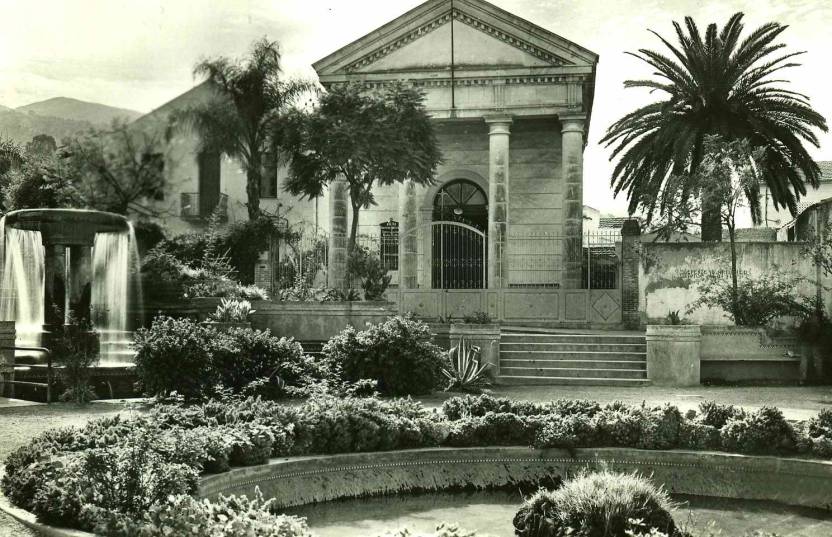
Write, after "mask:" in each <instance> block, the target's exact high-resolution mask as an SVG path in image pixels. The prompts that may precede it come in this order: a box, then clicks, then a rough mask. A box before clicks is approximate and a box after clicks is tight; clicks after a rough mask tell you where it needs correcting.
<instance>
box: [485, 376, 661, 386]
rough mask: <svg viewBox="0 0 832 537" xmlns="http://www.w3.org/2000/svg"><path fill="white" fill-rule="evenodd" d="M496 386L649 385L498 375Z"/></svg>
mask: <svg viewBox="0 0 832 537" xmlns="http://www.w3.org/2000/svg"><path fill="white" fill-rule="evenodd" d="M497 384H500V385H503V386H617V387H634V388H637V387H641V386H647V385H648V384H649V383H648V381H647V379H628V378H625V379H622V378H597V377H593V378H589V377H585V378H576V377H535V376H525V375H524V376H520V375H500V376H498V377H497Z"/></svg>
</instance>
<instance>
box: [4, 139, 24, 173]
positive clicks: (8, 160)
mask: <svg viewBox="0 0 832 537" xmlns="http://www.w3.org/2000/svg"><path fill="white" fill-rule="evenodd" d="M22 163H23V151H22V150H21V149H20V146H19V145H17V144H16V143H14V140H10V139H6V138H0V177H2V176H4V175H5V174H6V173H7V172H8V171H9V170H11V169H12V168H16V167H18V166H20V164H22Z"/></svg>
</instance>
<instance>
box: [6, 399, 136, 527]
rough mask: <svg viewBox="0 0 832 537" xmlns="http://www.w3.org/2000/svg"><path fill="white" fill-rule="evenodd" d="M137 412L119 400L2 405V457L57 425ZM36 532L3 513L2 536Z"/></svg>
mask: <svg viewBox="0 0 832 537" xmlns="http://www.w3.org/2000/svg"><path fill="white" fill-rule="evenodd" d="M121 412H134V411H133V410H130V409H128V408H127V407H126V406H125V405H122V404H118V403H94V404H91V405H87V406H83V407H79V406H76V405H74V404H67V403H55V404H52V405H36V406H9V407H4V408H0V461H2V460H5V458H6V456H7V455H8V454H9V453H11V452H12V451H14V450H15V449H17V448H18V447H20V446H22V445H24V444H25V443H26V442H28V441H29V439H31V438H32V437H33V436H35V435H37V434H39V433H41V432H43V431H45V430H47V429H51V428H54V427H67V426H70V425H83V424H84V423H86V422H87V421H88V420H90V419H92V418H100V417H104V416H113V415H115V414H119V413H121ZM36 536H37V534H36V533H35V532H33V531H31V530H30V529H28V528H26V527H25V526H23V525H22V524H20V523H18V522H17V521H15V520H14V519H13V518H11V517H9V516H8V515H6V514H5V513H0V537H36Z"/></svg>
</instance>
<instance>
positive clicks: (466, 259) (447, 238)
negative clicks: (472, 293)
mask: <svg viewBox="0 0 832 537" xmlns="http://www.w3.org/2000/svg"><path fill="white" fill-rule="evenodd" d="M487 229H488V198H486V196H485V192H483V190H482V189H481V188H480V187H479V186H478V185H477V184H476V183H473V182H471V181H468V180H465V179H456V180H453V181H450V182H448V183H447V184H445V185H444V186H443V187H442V188H441V189H440V190H439V192H437V193H436V197H435V198H434V201H433V224H432V226H431V230H432V231H431V232H432V245H431V249H432V252H431V259H432V267H431V280H432V287H433V288H434V289H482V288H484V287H485V286H486V278H487V269H486V260H487V258H488V256H487V254H486V244H487V241H486V230H487Z"/></svg>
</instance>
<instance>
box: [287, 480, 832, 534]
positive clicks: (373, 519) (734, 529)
mask: <svg viewBox="0 0 832 537" xmlns="http://www.w3.org/2000/svg"><path fill="white" fill-rule="evenodd" d="M674 500H675V501H676V502H677V503H678V508H677V509H676V511H675V512H674V518H675V519H676V521H677V522H678V523H680V525H682V526H683V527H684V528H685V529H687V530H688V531H690V532H691V533H692V534H693V535H695V536H699V535H703V534H704V535H709V530H711V529H713V530H714V533H715V534H716V535H726V536H727V535H731V536H733V535H744V534H745V533H746V532H751V531H754V530H764V531H768V532H773V533H776V534H777V535H778V536H779V537H828V536H829V535H832V514H830V513H827V512H825V511H820V510H815V509H805V508H795V507H786V506H783V505H780V504H776V503H773V502H764V501H749V500H731V499H721V498H705V497H698V496H674ZM521 502H522V497H521V495H520V493H519V492H506V491H478V492H448V493H430V494H402V495H388V496H377V497H371V498H363V499H353V500H336V501H330V502H324V503H319V504H313V505H306V506H301V507H296V508H292V509H289V510H287V511H286V512H287V513H288V514H295V515H299V516H304V517H306V518H307V519H308V521H309V526H310V528H311V529H312V530H313V532H314V533H315V534H316V535H317V536H319V537H373V536H380V535H384V534H385V533H386V532H388V531H393V530H399V529H404V528H407V529H409V530H410V531H411V533H416V534H418V533H419V532H431V531H433V530H434V529H435V528H436V526H437V525H438V524H440V523H442V522H447V523H456V524H458V525H459V526H460V527H462V528H465V529H466V530H474V531H476V532H477V535H478V537H511V536H513V535H514V528H513V526H512V518H513V517H514V514H515V513H516V512H517V509H518V508H519V506H520V503H521ZM718 530H721V532H722V533H721V534H720V533H719V532H718Z"/></svg>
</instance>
